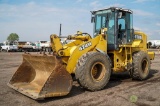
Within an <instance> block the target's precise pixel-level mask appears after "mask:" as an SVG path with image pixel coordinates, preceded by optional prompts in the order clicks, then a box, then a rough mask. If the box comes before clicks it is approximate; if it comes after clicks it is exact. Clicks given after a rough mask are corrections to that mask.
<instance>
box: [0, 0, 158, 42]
mask: <svg viewBox="0 0 160 106" xmlns="http://www.w3.org/2000/svg"><path fill="white" fill-rule="evenodd" d="M112 6H115V7H121V8H126V9H131V10H132V11H133V26H134V29H135V30H141V31H143V32H145V33H146V34H147V35H148V39H149V40H160V10H159V9H160V0H0V42H3V41H5V40H6V39H7V37H8V36H9V34H10V33H17V34H18V35H19V38H20V39H19V40H20V41H32V42H35V41H38V40H48V41H49V37H50V35H51V34H57V35H58V34H59V26H60V23H61V24H62V36H68V35H71V34H75V33H76V32H77V31H82V32H87V33H89V34H91V35H93V23H91V13H90V11H93V10H97V9H104V8H109V7H112Z"/></svg>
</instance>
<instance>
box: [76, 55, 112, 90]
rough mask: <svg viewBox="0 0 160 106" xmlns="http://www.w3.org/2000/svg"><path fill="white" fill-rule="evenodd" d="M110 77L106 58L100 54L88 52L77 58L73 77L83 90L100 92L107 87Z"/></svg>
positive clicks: (109, 68)
mask: <svg viewBox="0 0 160 106" xmlns="http://www.w3.org/2000/svg"><path fill="white" fill-rule="evenodd" d="M94 70H96V72H95V75H93V73H94ZM110 75H111V67H110V63H109V59H108V56H106V55H104V54H102V53H100V52H88V53H86V54H84V55H82V56H81V57H80V58H79V60H78V63H77V66H76V71H75V76H76V79H77V81H78V82H79V84H80V85H81V86H82V87H83V88H85V89H87V90H90V91H97V90H101V89H103V88H104V87H105V86H106V85H107V83H108V81H109V79H110Z"/></svg>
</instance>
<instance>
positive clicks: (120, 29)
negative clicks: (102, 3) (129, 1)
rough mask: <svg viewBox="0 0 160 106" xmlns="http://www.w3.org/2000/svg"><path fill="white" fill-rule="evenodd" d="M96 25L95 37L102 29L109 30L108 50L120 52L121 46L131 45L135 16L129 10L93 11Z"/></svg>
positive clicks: (107, 34) (109, 9)
mask: <svg viewBox="0 0 160 106" xmlns="http://www.w3.org/2000/svg"><path fill="white" fill-rule="evenodd" d="M91 13H92V19H91V21H92V22H93V23H94V36H96V35H97V34H99V32H100V29H101V28H107V29H108V30H107V32H106V39H107V43H108V48H107V49H108V50H118V49H119V45H122V44H130V43H131V42H132V36H133V32H134V30H133V18H132V17H133V16H132V13H133V12H132V11H131V10H129V9H122V8H117V7H110V8H107V9H102V10H97V11H91Z"/></svg>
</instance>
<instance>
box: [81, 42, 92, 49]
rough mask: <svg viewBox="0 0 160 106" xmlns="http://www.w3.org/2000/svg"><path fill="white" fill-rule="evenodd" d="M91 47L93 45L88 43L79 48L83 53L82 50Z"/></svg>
mask: <svg viewBox="0 0 160 106" xmlns="http://www.w3.org/2000/svg"><path fill="white" fill-rule="evenodd" d="M91 45H92V43H91V42H88V43H86V44H83V45H82V46H80V47H79V50H80V51H82V50H84V49H85V48H88V47H90V46H91Z"/></svg>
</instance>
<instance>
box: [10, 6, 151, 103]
mask: <svg viewBox="0 0 160 106" xmlns="http://www.w3.org/2000/svg"><path fill="white" fill-rule="evenodd" d="M91 14H92V17H91V22H92V23H93V25H94V26H93V27H94V37H93V38H92V37H91V36H90V35H89V34H88V33H83V32H80V31H77V33H76V34H74V35H69V36H61V37H59V36H57V35H56V34H52V35H51V36H50V41H51V45H52V50H53V54H50V55H49V54H36V55H35V54H28V53H25V54H23V62H22V64H21V65H20V66H19V68H18V69H17V71H16V72H15V74H14V75H13V77H12V78H11V80H10V81H9V83H8V86H9V87H11V88H13V89H15V90H17V91H18V92H20V93H22V94H24V95H26V96H28V97H30V98H33V99H36V100H40V99H44V98H48V97H56V96H64V95H67V94H68V93H69V92H70V90H71V88H72V82H73V80H72V76H71V74H74V75H75V78H76V80H77V82H78V83H79V84H80V86H81V87H83V88H85V89H86V90H90V91H98V90H101V89H103V88H104V87H105V86H106V85H107V83H108V82H109V79H110V76H111V73H112V72H115V73H116V72H124V71H128V72H129V74H130V76H131V78H132V79H136V80H145V79H147V78H148V75H149V72H150V64H151V60H153V59H154V52H151V51H150V52H149V51H148V50H147V35H146V34H145V33H143V32H141V31H135V30H134V29H133V16H132V15H133V12H132V11H131V10H130V9H123V8H117V7H110V8H107V9H102V10H97V11H91ZM61 38H67V39H68V40H72V42H70V43H67V44H65V45H62V43H61Z"/></svg>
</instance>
